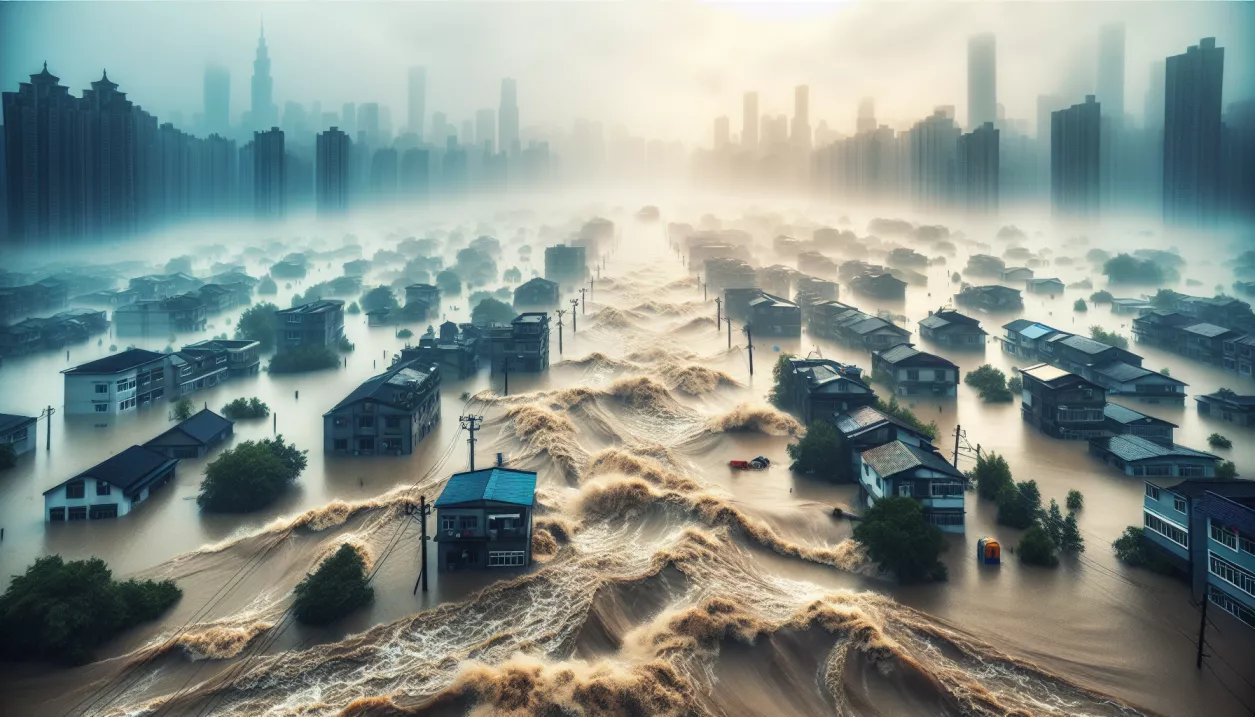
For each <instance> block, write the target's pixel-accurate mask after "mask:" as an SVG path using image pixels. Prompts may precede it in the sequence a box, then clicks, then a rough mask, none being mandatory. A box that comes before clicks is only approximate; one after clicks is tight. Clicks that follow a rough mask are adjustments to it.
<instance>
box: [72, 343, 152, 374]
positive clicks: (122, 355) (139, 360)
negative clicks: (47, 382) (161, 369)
mask: <svg viewBox="0 0 1255 717" xmlns="http://www.w3.org/2000/svg"><path fill="white" fill-rule="evenodd" d="M165 357H166V355H165V354H159V353H157V352H156V351H148V350H146V349H127V350H126V351H119V352H118V353H116V354H113V355H112V356H106V357H104V358H101V359H96V360H95V361H88V362H87V363H85V364H79V365H78V366H75V367H74V368H67V369H65V370H64V371H62V372H61V373H64V374H110V373H118V372H120V371H127V370H130V369H133V368H139V367H140V366H144V365H147V364H150V363H154V362H156V361H161V360H162V359H164V358H165Z"/></svg>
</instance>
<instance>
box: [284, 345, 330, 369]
mask: <svg viewBox="0 0 1255 717" xmlns="http://www.w3.org/2000/svg"><path fill="white" fill-rule="evenodd" d="M339 366H340V357H339V356H337V355H336V354H335V352H334V351H332V350H331V349H329V348H327V347H325V346H299V347H297V348H293V349H284V350H283V351H280V352H279V353H277V354H275V355H274V356H272V357H271V358H270V364H269V365H268V366H267V367H266V370H267V371H269V372H270V373H302V372H305V371H322V370H325V369H330V368H339Z"/></svg>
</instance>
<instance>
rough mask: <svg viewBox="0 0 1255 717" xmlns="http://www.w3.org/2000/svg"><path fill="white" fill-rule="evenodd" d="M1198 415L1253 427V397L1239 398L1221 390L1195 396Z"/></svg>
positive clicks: (1254, 411)
mask: <svg viewBox="0 0 1255 717" xmlns="http://www.w3.org/2000/svg"><path fill="white" fill-rule="evenodd" d="M1194 400H1195V401H1197V402H1198V415H1200V416H1213V417H1215V418H1219V419H1221V420H1222V421H1229V422H1230V423H1236V424H1238V425H1239V426H1248V427H1249V426H1255V396H1240V395H1238V394H1236V393H1234V392H1233V391H1226V390H1224V389H1221V390H1219V391H1216V392H1215V393H1209V394H1206V395H1203V396H1195V397H1194Z"/></svg>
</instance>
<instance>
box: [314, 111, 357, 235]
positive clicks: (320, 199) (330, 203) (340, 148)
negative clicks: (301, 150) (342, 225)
mask: <svg viewBox="0 0 1255 717" xmlns="http://www.w3.org/2000/svg"><path fill="white" fill-rule="evenodd" d="M351 144H352V143H351V142H350V141H349V136H348V135H347V134H345V133H344V132H341V131H340V130H339V129H338V128H336V127H332V128H331V129H329V130H327V131H326V132H323V133H322V134H320V135H318V150H317V151H318V155H317V158H316V162H317V165H316V166H315V168H314V171H315V196H316V201H317V203H318V213H319V214H342V213H343V212H345V211H346V210H347V209H348V208H349V168H350V166H351V164H350V161H349V153H350V152H351V151H352V149H351Z"/></svg>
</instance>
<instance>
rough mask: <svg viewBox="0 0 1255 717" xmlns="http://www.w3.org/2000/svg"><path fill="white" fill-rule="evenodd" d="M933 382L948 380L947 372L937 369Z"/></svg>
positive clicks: (934, 372)
mask: <svg viewBox="0 0 1255 717" xmlns="http://www.w3.org/2000/svg"><path fill="white" fill-rule="evenodd" d="M933 380H934V381H945V380H946V372H945V371H944V370H942V369H937V370H935V371H933Z"/></svg>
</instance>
